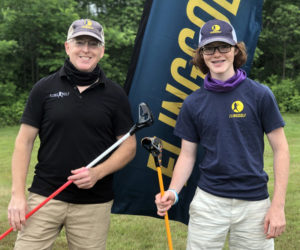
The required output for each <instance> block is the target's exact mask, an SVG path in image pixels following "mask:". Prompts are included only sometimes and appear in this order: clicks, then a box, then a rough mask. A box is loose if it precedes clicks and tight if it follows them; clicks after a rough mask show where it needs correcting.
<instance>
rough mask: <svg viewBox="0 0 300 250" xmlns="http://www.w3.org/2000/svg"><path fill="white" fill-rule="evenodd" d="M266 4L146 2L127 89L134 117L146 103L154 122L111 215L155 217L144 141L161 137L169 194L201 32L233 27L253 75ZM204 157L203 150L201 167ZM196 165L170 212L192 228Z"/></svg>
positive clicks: (121, 177)
mask: <svg viewBox="0 0 300 250" xmlns="http://www.w3.org/2000/svg"><path fill="white" fill-rule="evenodd" d="M262 5H263V1H262V0H251V1H249V0H231V1H226V0H205V1H204V0H189V1H188V0H152V1H147V2H146V4H145V10H144V14H143V18H142V21H141V24H140V28H139V32H138V35H137V39H136V44H135V50H134V54H133V59H132V65H131V67H130V69H129V72H128V76H127V81H126V85H125V88H126V89H127V91H128V93H129V99H130V103H131V107H132V113H133V115H134V116H135V118H136V116H137V107H138V104H139V103H140V102H146V103H147V104H148V105H149V106H150V108H151V110H152V112H153V114H154V118H155V122H154V125H153V126H152V127H149V128H146V129H144V130H142V131H140V132H138V133H137V141H138V147H137V155H136V157H135V159H134V160H133V161H132V162H131V163H130V164H129V165H128V166H127V167H125V168H124V169H122V170H121V171H119V172H118V173H117V174H116V175H115V181H114V189H115V194H116V195H115V202H114V205H113V209H112V212H113V213H125V214H135V215H149V216H154V217H157V215H156V207H155V204H154V199H155V198H154V196H155V194H157V193H158V192H159V184H158V178H157V173H156V169H155V164H154V160H153V158H152V156H151V155H150V154H149V153H148V152H147V151H146V150H145V149H144V148H142V147H141V146H140V141H141V139H142V138H143V137H145V136H150V137H152V136H157V137H159V138H160V139H161V140H162V142H163V154H162V165H163V167H162V173H163V176H164V178H163V181H164V186H165V189H167V188H168V186H169V183H170V180H171V177H172V173H173V168H174V165H175V162H176V159H177V157H178V155H179V152H180V139H179V138H177V137H175V136H174V135H173V129H174V126H175V124H176V118H177V116H178V113H179V110H180V107H181V105H182V102H183V100H184V99H185V98H186V97H187V96H188V95H189V94H191V93H192V92H193V91H195V90H197V89H198V88H200V87H201V86H202V83H203V78H204V75H203V74H202V73H201V72H200V71H199V70H198V69H197V68H195V67H194V66H192V65H191V64H190V60H191V58H192V55H193V51H194V49H196V48H197V45H198V37H199V30H200V28H201V27H202V26H203V24H204V23H205V22H207V21H208V20H211V19H214V18H216V19H221V20H224V21H228V22H230V23H231V24H232V25H233V26H234V28H235V30H236V32H237V39H238V41H244V42H245V44H246V46H247V51H248V61H247V64H246V65H245V66H244V67H243V68H244V69H245V70H246V72H247V73H249V71H250V67H251V62H252V59H253V55H254V51H255V47H256V43H257V40H258V36H259V33H260V28H261V12H262ZM202 155H203V151H202V150H201V148H199V153H198V158H197V163H198V162H199V161H200V160H201V158H202ZM198 174H199V173H198V169H197V164H196V167H195V168H194V170H193V173H192V175H191V177H190V179H189V180H188V182H187V183H186V185H185V186H184V188H183V189H182V191H181V193H180V195H179V197H180V200H179V203H178V204H177V205H176V206H174V207H172V209H171V210H170V212H169V218H170V219H173V220H178V221H181V222H183V223H185V224H187V223H188V218H189V216H188V209H189V204H190V202H191V200H192V198H193V195H194V192H195V188H196V180H197V179H198Z"/></svg>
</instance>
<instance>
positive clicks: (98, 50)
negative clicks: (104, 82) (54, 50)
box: [65, 36, 104, 72]
mask: <svg viewBox="0 0 300 250" xmlns="http://www.w3.org/2000/svg"><path fill="white" fill-rule="evenodd" d="M98 42H99V41H98V40H97V39H95V38H93V37H91V36H78V37H76V38H74V39H71V40H69V41H66V42H65V50H66V53H67V55H68V56H69V58H70V61H71V63H72V64H73V65H74V66H75V68H76V69H78V70H79V71H84V72H92V71H93V70H94V69H95V67H96V66H97V63H98V62H99V61H100V59H101V58H102V57H103V55H104V47H103V46H96V45H97V43H98Z"/></svg>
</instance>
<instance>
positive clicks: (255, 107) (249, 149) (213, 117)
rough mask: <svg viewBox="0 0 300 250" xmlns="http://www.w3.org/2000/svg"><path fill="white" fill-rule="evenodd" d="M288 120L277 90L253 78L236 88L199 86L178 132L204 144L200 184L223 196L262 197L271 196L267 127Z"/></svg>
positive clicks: (184, 109)
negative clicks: (266, 160)
mask: <svg viewBox="0 0 300 250" xmlns="http://www.w3.org/2000/svg"><path fill="white" fill-rule="evenodd" d="M283 126H284V121H283V119H282V116H281V114H280V111H279V109H278V105H277V103H276V100H275V97H274V95H273V93H272V92H271V90H270V89H269V88H268V87H267V86H264V85H262V84H260V83H257V82H255V81H253V80H251V79H249V78H247V79H245V80H244V81H243V82H242V83H241V84H240V85H239V86H238V87H237V88H235V89H234V90H232V91H230V92H226V93H217V92H212V91H208V90H206V89H204V88H201V89H199V90H197V91H195V92H193V93H192V94H191V95H190V96H188V97H187V98H186V99H185V101H184V103H183V106H182V109H181V111H180V114H179V116H178V118H177V123H176V127H175V130H174V134H175V135H177V136H179V137H180V138H182V139H184V140H187V141H190V142H194V143H199V145H201V146H202V147H203V148H204V151H205V155H204V159H203V160H202V162H201V163H200V164H199V169H200V178H199V181H198V186H199V188H201V189H202V190H204V191H206V192H208V193H211V194H213V195H216V196H221V197H227V198H236V199H242V200H262V199H265V198H267V197H268V196H269V194H268V190H267V182H268V175H267V174H266V172H265V171H264V169H263V168H264V162H263V152H264V133H269V132H271V131H272V130H274V129H277V128H279V127H283Z"/></svg>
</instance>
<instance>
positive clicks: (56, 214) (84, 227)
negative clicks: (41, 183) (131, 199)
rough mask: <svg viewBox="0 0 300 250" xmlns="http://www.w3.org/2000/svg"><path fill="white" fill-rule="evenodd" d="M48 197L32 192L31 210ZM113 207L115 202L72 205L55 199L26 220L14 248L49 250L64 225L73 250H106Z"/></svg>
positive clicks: (30, 196)
mask: <svg viewBox="0 0 300 250" xmlns="http://www.w3.org/2000/svg"><path fill="white" fill-rule="evenodd" d="M45 198H46V197H44V196H40V195H37V194H34V193H30V194H29V197H28V206H29V211H31V210H32V209H33V208H35V207H36V206H37V205H39V204H40V203H41V202H43V201H44V200H45ZM111 206H112V201H110V202H107V203H101V204H72V203H66V202H62V201H58V200H54V199H52V200H50V201H49V202H48V203H47V204H46V205H44V206H43V207H42V208H40V209H39V210H38V211H37V212H36V213H35V214H33V215H32V216H31V217H30V218H29V219H28V220H27V221H26V225H25V226H24V227H23V228H22V230H21V231H20V232H19V233H18V236H17V240H16V243H15V248H14V250H50V249H52V246H53V243H54V241H55V239H56V237H57V236H58V235H59V233H60V231H61V229H62V227H63V226H64V227H65V231H66V237H67V241H68V246H69V249H70V250H84V249H89V250H96V249H97V250H100V249H101V250H105V248H106V238H107V234H108V229H109V224H110V212H111Z"/></svg>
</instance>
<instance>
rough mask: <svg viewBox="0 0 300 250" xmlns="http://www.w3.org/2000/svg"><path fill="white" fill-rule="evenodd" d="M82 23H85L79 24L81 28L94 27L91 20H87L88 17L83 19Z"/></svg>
mask: <svg viewBox="0 0 300 250" xmlns="http://www.w3.org/2000/svg"><path fill="white" fill-rule="evenodd" d="M84 24H85V25H83V26H81V28H85V29H91V30H93V29H94V28H93V23H92V21H91V20H89V19H87V20H85V21H84Z"/></svg>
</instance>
